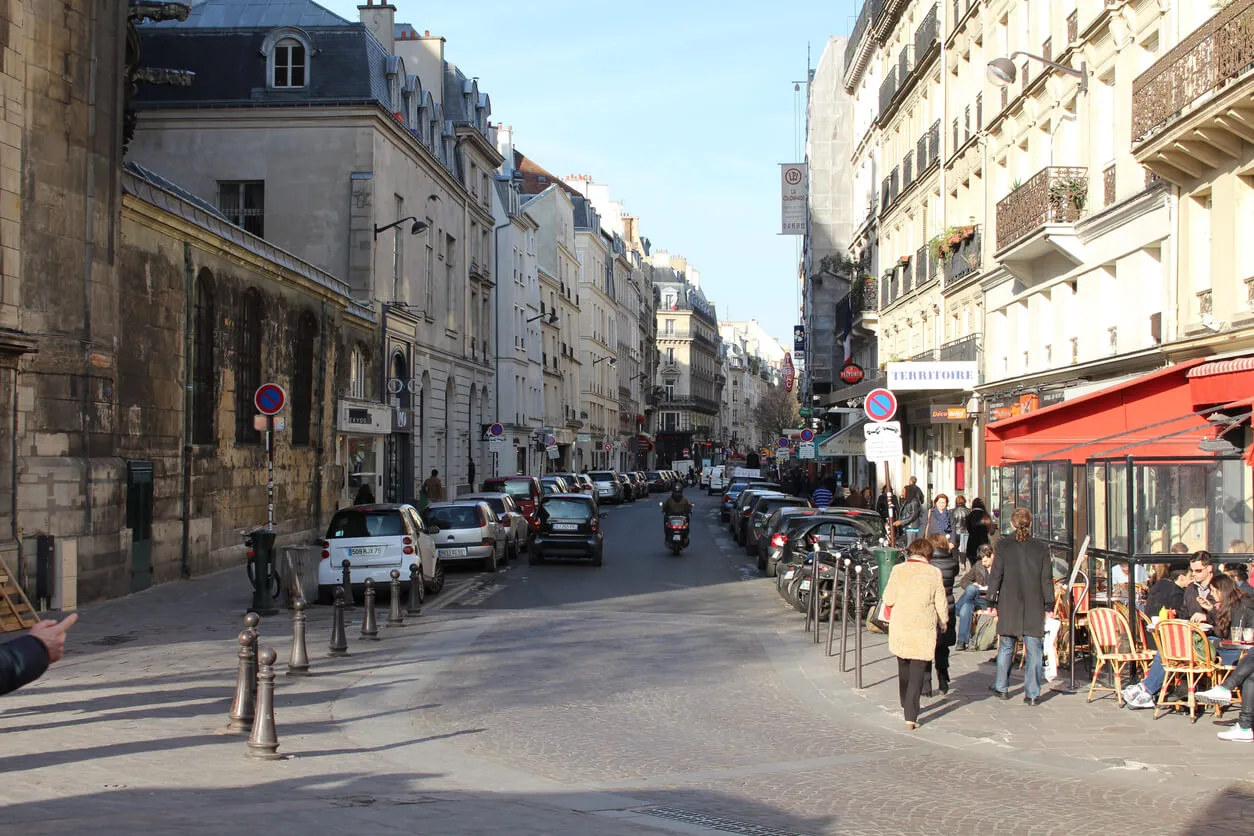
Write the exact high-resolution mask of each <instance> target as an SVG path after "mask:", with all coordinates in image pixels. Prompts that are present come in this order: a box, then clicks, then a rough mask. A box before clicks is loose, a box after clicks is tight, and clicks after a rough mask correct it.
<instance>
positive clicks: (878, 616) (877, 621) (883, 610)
mask: <svg viewBox="0 0 1254 836" xmlns="http://www.w3.org/2000/svg"><path fill="white" fill-rule="evenodd" d="M892 614H893V606H892V604H885V603H884V602H883V601H880V602H879V603H877V604H876V605H875V609H874V610H872V611H871V623H872V624H874V625H875V626H876V627H878V628H879V629H881V630H883V631H884V632H885V633H887V632H888V622H889V619H890V618H891V617H892Z"/></svg>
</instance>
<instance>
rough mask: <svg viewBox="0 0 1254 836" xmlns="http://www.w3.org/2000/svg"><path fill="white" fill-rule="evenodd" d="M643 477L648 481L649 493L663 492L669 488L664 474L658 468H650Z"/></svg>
mask: <svg viewBox="0 0 1254 836" xmlns="http://www.w3.org/2000/svg"><path fill="white" fill-rule="evenodd" d="M644 478H645V481H646V482H648V483H649V493H664V492H666V491H669V490H670V489H671V486H670V485H669V484H668V483H667V481H666V474H664V473H663V472H662V471H660V470H650V471H648V472H647V473H645V474H644Z"/></svg>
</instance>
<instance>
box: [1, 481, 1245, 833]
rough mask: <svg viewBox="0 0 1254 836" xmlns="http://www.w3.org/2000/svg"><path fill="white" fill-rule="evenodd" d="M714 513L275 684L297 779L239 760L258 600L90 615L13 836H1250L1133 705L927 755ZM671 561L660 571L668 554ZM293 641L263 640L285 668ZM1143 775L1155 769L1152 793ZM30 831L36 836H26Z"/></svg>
mask: <svg viewBox="0 0 1254 836" xmlns="http://www.w3.org/2000/svg"><path fill="white" fill-rule="evenodd" d="M712 508H713V503H712V502H710V501H707V500H700V501H699V512H698V518H697V520H696V525H695V527H694V544H693V547H692V548H691V549H690V550H689V551H688V552H686V553H685V554H684V555H683V556H681V557H673V556H671V555H670V554H669V553H667V552H664V551H662V550H661V548H660V546H661V543H660V539H655V538H660V535H659V534H658V533H657V531H656V530H655V529H656V528H657V527H660V526H659V520H658V514H657V510H656V506H655V505H653V503H637V505H636V506H635V507H633V506H625V507H622V508H615V509H612V510H611V511H610V513H609V516H608V518H607V520H606V531H607V554H606V561H605V566H604V567H602V568H600V569H597V568H592V567H589V566H586V565H543V566H527V565H514V566H511V567H510V568H509V569H508V570H507V571H505V572H502V573H500V574H498V575H495V576H487V575H470V576H467V575H454V576H452V578H451V583H450V587H449V589H448V590H447V591H446V592H445V593H444V594H443V595H441V596H439V597H437V598H436V599H433V600H431V601H430V602H429V603H430V606H429V607H428V610H427V612H426V613H425V614H424V615H423V616H422V617H421V618H420V619H419V620H418V623H412V621H411V624H410V625H409V626H407V627H404V628H395V629H386V628H382V629H381V640H380V641H378V642H373V643H371V642H366V641H364V640H362V639H360V638H359V637H358V631H357V629H356V622H355V619H356V618H359V617H360V609H358V610H356V611H354V613H353V614H354V623H353V624H350V627H349V636H350V643H351V652H352V653H351V655H350V656H348V657H346V658H343V659H334V660H332V659H328V658H327V657H326V656H325V655H324V652H323V651H324V648H325V642H326V637H327V635H328V633H329V620H330V614H329V609H328V608H321V607H316V608H314V609H313V610H312V617H311V623H310V650H311V655H312V656H313V661H314V668H315V675H314V676H311V677H307V678H295V677H286V676H283V675H280V677H279V679H280V681H279V683H278V696H277V699H276V717H277V721H278V726H279V733H280V740H281V751H282V752H284V753H287V754H289V755H293V756H294V757H292V758H291V759H289V760H284V761H281V762H275V763H258V762H254V761H250V760H247V759H246V758H244V757H243V751H244V749H245V748H246V747H245V746H244V740H243V739H242V738H239V737H233V736H226V735H223V734H222V733H221V731H222V729H223V727H224V726H225V724H226V714H227V709H228V706H229V700H230V695H231V692H232V685H233V680H234V674H233V670H234V655H235V651H236V649H237V645H236V644H235V640H234V636H235V633H236V632H237V631H238V630H239V629H240V626H241V622H240V615H241V613H242V605H243V604H246V603H247V598H246V597H242V596H241V593H240V589H239V587H240V586H241V584H240V582H239V581H240V579H239V578H236V577H235V574H238V573H237V572H236V573H223V574H221V575H216V576H213V577H210V578H205V579H199V580H196V581H193V582H188V583H183V584H175V585H171V586H167V587H161V588H158V589H154V590H149V591H148V592H145V593H142V594H140V595H137V596H132V597H131V598H128V599H124V600H121V601H115V602H110V603H107V604H103V605H99V606H94V607H89V608H87V609H86V610H85V611H84V613H83V618H82V620H81V621H80V623H79V626H78V627H76V628H75V630H74V632H73V634H72V642H71V647H72V651H71V653H70V655H68V656H67V657H66V659H65V660H63V662H62V663H60V664H59V665H57V666H56V667H55V668H54V669H53V670H52V671H50V672H49V674H48V675H47V676H46V677H45V678H44V679H43V680H41V681H40V682H39V683H36V684H35V685H33V686H31V687H29V688H27V689H24V690H22V691H20V692H18V693H16V694H12V695H9V696H7V697H5V698H3V699H2V700H0V741H2V743H0V773H3V774H4V776H5V778H6V779H7V780H6V781H5V789H4V791H3V795H2V796H0V798H2V799H3V800H2V801H0V806H2V807H3V810H2V811H0V817H2V818H0V820H3V821H4V822H5V823H6V824H20V826H21V828H22V829H21V831H20V832H23V833H31V834H43V833H48V834H51V833H70V832H75V833H77V832H84V831H87V832H92V833H131V832H134V831H135V830H138V829H141V828H146V829H149V830H154V831H156V832H179V833H219V832H222V831H223V830H225V829H226V827H228V826H258V823H259V822H264V826H265V828H266V830H268V831H272V832H276V833H289V832H290V833H297V832H301V833H308V832H327V831H330V830H332V829H333V828H334V829H336V830H341V829H342V830H347V829H349V828H358V829H360V828H361V827H363V826H367V827H370V828H371V829H373V830H376V831H379V832H390V831H391V830H393V829H395V830H398V831H401V830H403V831H405V832H415V831H416V832H424V833H439V834H445V833H447V834H462V833H467V834H469V833H499V832H505V831H509V832H513V833H524V834H529V833H537V834H538V833H571V834H577V833H592V832H596V833H600V834H609V836H616V834H619V833H622V834H627V833H661V832H669V833H707V834H708V833H728V832H731V833H757V834H764V835H765V834H822V833H863V832H866V833H875V834H892V833H919V832H924V831H927V832H932V831H940V832H964V831H965V832H1015V833H1062V832H1073V831H1084V832H1092V831H1093V830H1094V829H1095V828H1103V829H1106V830H1107V831H1108V832H1126V831H1130V830H1135V831H1136V832H1138V834H1158V833H1162V834H1181V833H1194V832H1197V833H1202V832H1205V833H1224V832H1234V833H1236V832H1239V833H1247V832H1249V825H1248V821H1249V818H1250V816H1251V814H1252V813H1254V796H1252V793H1254V787H1251V785H1250V784H1249V783H1247V782H1246V779H1248V778H1249V777H1250V764H1251V763H1254V747H1242V746H1239V745H1236V744H1220V742H1219V741H1217V740H1214V734H1213V732H1214V729H1213V727H1212V725H1211V719H1210V718H1206V719H1204V720H1202V721H1200V722H1199V723H1198V724H1197V725H1196V726H1192V725H1190V724H1189V723H1188V722H1187V720H1185V719H1182V718H1179V717H1164V718H1163V719H1161V720H1159V721H1158V722H1157V723H1154V722H1153V721H1151V720H1150V719H1149V718H1147V717H1145V716H1144V714H1134V713H1131V712H1128V711H1120V710H1118V709H1116V708H1115V707H1114V705H1113V703H1109V702H1102V703H1095V704H1093V705H1087V706H1086V705H1085V704H1084V702H1083V697H1075V696H1062V695H1054V696H1051V697H1050V698H1049V699H1048V700H1047V701H1046V702H1045V704H1044V705H1043V706H1041V707H1040V708H1038V709H1035V710H1033V709H1030V708H1028V707H1026V706H1024V705H1023V704H1022V702H1021V701H1019V700H1015V701H1012V702H1009V703H1000V702H997V701H995V700H991V699H984V695H985V694H986V693H987V692H985V691H984V688H985V686H986V684H987V681H988V679H989V678H990V676H991V673H990V671H989V668H988V666H984V665H981V664H980V662H981V661H982V660H983V659H984V658H986V656H987V655H988V654H981V655H977V654H962V655H960V656H959V657H958V658H957V661H956V666H955V675H956V677H957V678H956V681H957V682H958V683H959V685H960V692H959V696H957V697H955V698H952V699H945V700H936V701H933V702H932V703H931V704H930V705H929V706H928V709H927V710H926V712H925V714H924V717H923V719H924V722H925V725H924V726H923V728H922V729H920V730H919V731H917V732H914V733H913V734H909V733H906V732H905V730H904V727H903V725H902V723H901V720H900V715H899V709H898V708H897V707H896V706H895V705H894V703H895V699H896V686H895V679H894V676H893V675H894V674H895V665H894V664H893V663H892V662H891V660H889V659H887V658H886V657H887V652H886V649H885V648H884V647H883V646H882V642H880V641H879V640H878V639H875V638H872V639H871V640H869V641H868V642H867V645H866V648H865V658H866V659H867V660H869V661H870V664H869V665H868V666H867V667H866V668H865V669H864V681H865V684H866V685H868V687H867V688H866V689H864V690H862V691H855V690H854V689H853V688H852V687H851V686H852V680H851V675H850V674H844V675H842V674H841V673H840V672H839V670H838V666H837V665H836V662H835V660H834V659H825V658H824V657H823V654H822V650H821V649H820V648H818V647H815V646H814V645H813V644H811V643H810V640H809V637H808V636H807V635H806V634H805V633H804V631H803V630H802V623H801V619H800V618H799V617H798V616H797V614H796V613H795V612H794V611H792V610H791V609H790V608H787V607H785V606H784V605H782V604H781V602H780V601H779V599H778V596H777V595H776V593H775V592H774V588H773V585H772V583H771V582H770V581H767V580H765V579H760V578H754V577H753V576H754V575H756V572H750V571H747V570H746V567H745V564H746V562H747V559H746V558H745V556H744V554H743V552H742V551H739V550H737V549H735V548H734V547H733V546H732V545H731V544H730V542H729V541H727V540H726V538H725V537H724V536H723V534H722V533H721V532H722V531H725V529H721V528H720V527H719V525H718V524H717V517H716V514H715V512H713V510H712ZM655 543H656V545H657V546H658V548H654V547H653V546H654V544H655ZM287 630H288V625H287V616H286V615H284V616H280V617H276V618H272V619H267V620H266V621H265V622H263V624H262V632H263V641H262V643H263V644H272V645H273V646H275V647H276V649H278V650H279V651H280V660H281V661H284V660H285V659H286V652H287V647H288V644H287V640H286V635H287ZM1140 764H1144V767H1142V766H1140ZM15 832H17V831H15Z"/></svg>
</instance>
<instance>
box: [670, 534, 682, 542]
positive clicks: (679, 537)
mask: <svg viewBox="0 0 1254 836" xmlns="http://www.w3.org/2000/svg"><path fill="white" fill-rule="evenodd" d="M671 539H672V540H674V541H675V542H676V543H678V542H679V541H680V540H682V539H684V538H683V536H682V535H680V534H675V535H672V536H671Z"/></svg>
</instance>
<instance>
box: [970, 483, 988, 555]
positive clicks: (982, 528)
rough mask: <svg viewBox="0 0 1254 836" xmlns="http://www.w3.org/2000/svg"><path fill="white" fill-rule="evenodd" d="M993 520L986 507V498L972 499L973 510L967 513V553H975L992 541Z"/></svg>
mask: <svg viewBox="0 0 1254 836" xmlns="http://www.w3.org/2000/svg"><path fill="white" fill-rule="evenodd" d="M992 523H993V520H992V518H991V517H989V515H988V511H986V510H985V509H984V500H982V499H980V498H979V497H978V496H977V497H976V498H975V499H973V500H971V511H970V513H968V514H967V554H969V555H973V554H975V553H976V552H977V551H978V550H979V548H980V546H984V545H988V544H989V543H991V542H992V531H991V526H992Z"/></svg>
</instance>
